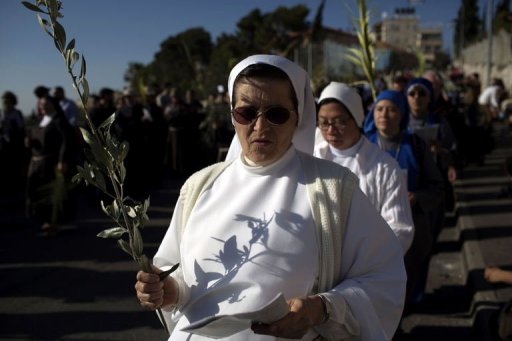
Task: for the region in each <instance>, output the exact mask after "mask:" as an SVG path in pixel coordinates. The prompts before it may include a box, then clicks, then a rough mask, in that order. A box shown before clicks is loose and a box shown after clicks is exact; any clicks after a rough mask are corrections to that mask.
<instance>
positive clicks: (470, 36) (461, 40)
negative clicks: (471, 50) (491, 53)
mask: <svg viewBox="0 0 512 341" xmlns="http://www.w3.org/2000/svg"><path fill="white" fill-rule="evenodd" d="M478 12H479V10H478V2H477V0H462V4H461V7H460V9H459V11H458V14H457V19H456V22H455V33H454V36H453V44H454V46H455V54H456V55H460V53H461V52H462V49H463V48H464V47H466V46H468V45H471V43H474V42H476V41H478V40H479V39H480V38H481V32H482V20H481V18H480V17H479V16H478Z"/></svg>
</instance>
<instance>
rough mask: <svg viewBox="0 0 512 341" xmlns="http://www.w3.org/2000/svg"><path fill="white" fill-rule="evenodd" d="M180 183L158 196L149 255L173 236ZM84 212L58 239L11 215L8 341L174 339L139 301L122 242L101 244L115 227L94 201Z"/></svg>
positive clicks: (0, 326)
mask: <svg viewBox="0 0 512 341" xmlns="http://www.w3.org/2000/svg"><path fill="white" fill-rule="evenodd" d="M180 184H181V181H176V180H174V181H172V180H167V181H166V182H165V184H164V186H163V188H162V189H160V190H154V191H152V193H151V207H150V209H149V211H148V214H149V216H150V219H151V222H150V224H149V225H148V226H147V227H146V228H145V229H144V231H143V238H144V242H145V252H146V254H148V255H153V254H154V253H155V251H156V247H157V246H158V243H159V241H160V240H161V239H162V237H163V235H164V233H165V230H166V228H167V226H168V223H169V219H170V216H171V214H172V207H174V203H175V201H176V198H177V191H176V188H178V187H179V186H180ZM3 204H4V208H5V206H8V203H6V201H5V200H4V202H3ZM80 207H81V208H80V211H79V212H77V217H76V218H77V219H76V223H74V224H69V225H66V226H64V227H63V229H62V230H61V231H60V232H59V233H58V234H57V236H55V237H52V238H45V237H43V236H42V235H41V234H39V233H38V232H37V231H36V230H35V229H33V228H31V227H29V226H27V225H26V224H24V223H23V219H22V215H21V213H19V212H5V209H4V210H3V212H2V218H0V226H1V227H0V233H1V234H2V238H1V242H0V245H1V246H0V278H1V280H0V340H28V339H31V340H91V341H92V340H95V341H98V340H153V341H157V340H166V339H167V338H166V334H165V332H164V330H163V329H162V327H161V325H160V322H159V321H158V319H157V316H156V314H155V313H153V312H149V311H145V310H143V309H142V308H141V307H140V305H139V304H138V300H137V299H136V298H135V295H134V289H133V285H134V282H135V281H134V279H135V273H136V271H137V268H136V266H135V265H134V263H133V262H132V261H131V259H130V258H129V256H128V255H127V254H125V253H124V252H122V251H121V250H120V249H119V248H118V247H117V245H116V243H115V241H114V240H105V239H101V238H97V237H96V233H98V232H99V231H101V230H103V229H104V228H105V227H110V226H109V220H108V219H107V218H106V217H105V216H104V215H103V213H102V212H100V210H99V208H97V207H94V206H93V205H88V204H87V202H86V201H82V204H81V205H80Z"/></svg>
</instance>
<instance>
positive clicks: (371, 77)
mask: <svg viewBox="0 0 512 341" xmlns="http://www.w3.org/2000/svg"><path fill="white" fill-rule="evenodd" d="M357 9H358V12H359V16H358V17H357V18H355V19H354V22H355V26H356V33H357V41H358V43H359V48H356V47H352V48H349V49H348V52H349V53H347V54H346V57H347V59H348V60H350V61H351V62H352V64H354V65H356V66H359V67H360V68H361V69H362V70H363V73H364V75H365V77H366V80H367V81H368V83H369V84H368V85H369V86H370V89H371V91H372V97H373V100H375V99H376V98H377V89H376V88H375V68H376V67H375V48H374V46H375V43H374V41H373V40H372V38H371V37H370V28H369V27H370V12H369V11H368V10H367V7H366V0H357Z"/></svg>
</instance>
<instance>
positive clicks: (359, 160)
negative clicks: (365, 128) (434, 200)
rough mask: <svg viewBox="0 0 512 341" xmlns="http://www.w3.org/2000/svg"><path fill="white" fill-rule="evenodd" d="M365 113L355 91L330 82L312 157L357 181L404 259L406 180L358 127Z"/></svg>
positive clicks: (409, 231)
mask: <svg viewBox="0 0 512 341" xmlns="http://www.w3.org/2000/svg"><path fill="white" fill-rule="evenodd" d="M363 121H364V111H363V104H362V100H361V97H360V96H359V94H358V93H357V91H356V90H355V89H354V88H352V87H350V86H348V85H347V84H344V83H339V82H331V83H330V84H329V85H327V86H326V87H325V89H324V90H323V91H322V93H321V94H320V98H319V101H318V126H319V128H317V131H318V132H320V135H321V138H320V141H318V140H319V139H318V138H317V137H315V141H316V143H315V151H314V153H313V155H314V156H316V157H319V158H322V159H326V160H331V161H334V162H336V163H338V164H340V165H342V166H344V167H347V168H348V169H350V170H351V171H352V172H353V173H354V174H355V175H357V177H358V178H359V187H360V188H361V190H362V191H363V193H364V194H366V196H367V197H368V199H370V201H371V202H372V204H373V205H374V206H375V208H376V209H377V211H378V212H380V214H381V215H382V217H383V218H384V220H386V222H387V223H388V224H389V226H390V227H391V229H392V230H393V232H395V235H396V236H397V237H398V240H400V244H401V245H402V250H403V253H404V255H405V253H406V252H407V250H408V249H409V247H410V246H411V244H412V238H413V235H414V223H413V220H412V213H411V206H410V204H409V198H408V195H407V181H406V180H407V178H406V176H405V175H404V174H403V172H402V171H401V169H400V166H399V164H398V162H396V161H395V160H394V159H393V158H392V157H391V156H390V155H389V154H388V153H386V152H384V151H382V150H380V148H379V147H377V145H375V144H373V143H371V142H370V141H368V139H367V138H366V137H365V136H364V135H363V133H362V131H361V127H362V125H363Z"/></svg>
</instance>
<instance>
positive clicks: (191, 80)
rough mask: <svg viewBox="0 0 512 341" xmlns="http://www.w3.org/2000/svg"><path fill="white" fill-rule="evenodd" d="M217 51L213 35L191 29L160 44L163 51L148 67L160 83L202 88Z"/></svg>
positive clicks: (149, 71)
mask: <svg viewBox="0 0 512 341" xmlns="http://www.w3.org/2000/svg"><path fill="white" fill-rule="evenodd" d="M212 49H213V44H212V42H211V37H210V33H208V32H207V31H205V30H204V29H203V28H191V29H188V30H186V31H184V32H182V33H179V34H178V35H176V36H171V37H169V38H167V39H166V40H165V41H164V42H162V44H160V51H158V52H157V53H156V54H155V59H154V60H153V61H152V62H151V63H150V64H149V65H148V66H147V73H148V75H150V76H151V77H153V78H154V81H155V82H158V83H160V84H163V83H166V82H168V83H170V84H173V85H175V86H176V87H177V88H180V89H190V88H194V89H198V90H199V89H201V87H202V84H203V78H204V72H205V69H206V67H207V65H208V64H209V59H210V55H211V52H212Z"/></svg>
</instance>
